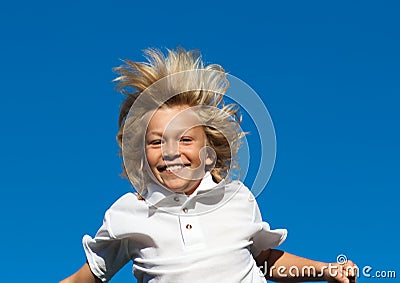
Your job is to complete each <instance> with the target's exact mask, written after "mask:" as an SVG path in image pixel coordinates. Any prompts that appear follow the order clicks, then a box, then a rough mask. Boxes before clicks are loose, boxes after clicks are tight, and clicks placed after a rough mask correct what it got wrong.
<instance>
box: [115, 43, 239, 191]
mask: <svg viewBox="0 0 400 283" xmlns="http://www.w3.org/2000/svg"><path fill="white" fill-rule="evenodd" d="M144 53H145V58H146V59H147V62H133V61H131V60H124V63H125V64H124V65H122V66H119V67H116V68H115V69H114V71H115V72H116V73H117V74H118V75H119V76H118V77H117V78H116V79H115V81H116V82H117V85H116V88H117V90H119V91H120V92H121V93H122V94H123V95H125V97H126V98H125V100H124V101H123V102H122V104H121V106H120V115H119V123H118V124H119V131H118V134H117V141H118V144H119V146H120V149H121V154H122V156H123V159H124V164H123V173H122V175H123V176H125V177H129V180H130V181H131V182H132V184H133V185H134V186H135V187H136V189H137V190H138V191H139V193H141V191H142V190H143V188H144V186H145V183H146V182H147V181H148V176H146V174H145V173H144V172H145V171H146V170H144V166H145V164H144V160H145V159H144V154H143V153H144V146H145V144H144V136H145V130H146V127H145V124H144V123H145V122H146V121H148V119H149V115H148V113H152V112H154V111H155V110H157V109H159V108H165V107H174V106H182V105H187V106H189V107H193V108H194V109H196V110H195V111H196V112H197V114H198V116H199V118H200V120H201V124H202V126H203V129H204V131H205V134H206V137H207V145H208V146H210V147H211V148H212V149H213V150H214V151H215V153H216V158H215V159H216V160H215V161H214V162H215V164H214V167H213V168H211V169H210V173H211V175H212V177H213V179H214V181H216V182H219V181H221V180H222V179H224V178H227V177H228V173H229V171H230V169H232V168H237V155H238V150H239V147H240V139H241V138H242V137H243V136H244V133H243V132H242V131H241V129H240V122H241V117H240V116H239V114H238V111H239V108H238V106H237V105H235V104H228V105H225V103H224V101H223V96H224V94H225V92H226V90H227V89H228V87H229V82H228V80H227V79H226V73H225V71H224V69H223V68H222V67H221V66H219V65H216V64H210V65H207V66H205V65H204V63H203V61H202V58H201V54H200V53H199V52H198V51H195V50H189V51H187V50H185V49H183V48H178V49H176V50H167V54H165V55H164V53H163V52H162V51H160V50H158V49H146V50H144Z"/></svg>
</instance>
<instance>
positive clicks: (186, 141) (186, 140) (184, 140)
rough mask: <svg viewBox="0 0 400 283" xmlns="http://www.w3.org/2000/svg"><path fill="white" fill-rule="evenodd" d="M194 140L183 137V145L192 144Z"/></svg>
mask: <svg viewBox="0 0 400 283" xmlns="http://www.w3.org/2000/svg"><path fill="white" fill-rule="evenodd" d="M192 141H193V139H192V138H191V137H181V140H180V142H181V143H191V142H192Z"/></svg>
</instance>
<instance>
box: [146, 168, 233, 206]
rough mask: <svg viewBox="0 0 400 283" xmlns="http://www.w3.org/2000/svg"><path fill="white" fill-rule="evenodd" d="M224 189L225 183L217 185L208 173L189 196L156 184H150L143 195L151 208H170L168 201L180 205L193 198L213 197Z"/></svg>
mask: <svg viewBox="0 0 400 283" xmlns="http://www.w3.org/2000/svg"><path fill="white" fill-rule="evenodd" d="M222 189H225V181H224V180H222V181H221V182H219V183H218V184H217V183H215V182H214V180H213V179H212V175H211V174H210V172H208V171H207V172H206V174H205V175H204V177H203V179H202V180H201V182H200V184H199V186H198V187H197V189H196V190H195V191H194V192H193V193H192V194H191V195H189V196H188V195H185V194H184V193H174V192H172V191H170V190H168V189H166V188H164V187H163V186H160V185H158V184H155V183H149V184H148V185H147V189H146V192H145V193H144V194H143V195H144V198H145V200H146V201H147V202H148V204H149V205H150V206H170V205H171V202H170V201H168V200H174V203H177V204H179V203H182V202H185V201H187V200H189V199H192V198H196V199H197V198H200V197H201V198H203V197H211V196H212V195H214V193H213V192H216V193H217V192H219V191H220V190H222ZM177 200H178V201H177Z"/></svg>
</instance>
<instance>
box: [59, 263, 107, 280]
mask: <svg viewBox="0 0 400 283" xmlns="http://www.w3.org/2000/svg"><path fill="white" fill-rule="evenodd" d="M59 283H101V280H100V279H99V278H97V277H96V276H95V275H94V274H93V273H92V271H91V270H90V267H89V264H88V263H87V262H86V263H85V264H84V265H83V266H82V267H81V268H80V269H79V270H78V271H77V272H75V273H74V274H73V275H71V276H69V277H67V278H65V279H64V280H62V281H60V282H59Z"/></svg>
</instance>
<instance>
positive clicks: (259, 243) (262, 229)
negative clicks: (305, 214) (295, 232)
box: [251, 200, 287, 257]
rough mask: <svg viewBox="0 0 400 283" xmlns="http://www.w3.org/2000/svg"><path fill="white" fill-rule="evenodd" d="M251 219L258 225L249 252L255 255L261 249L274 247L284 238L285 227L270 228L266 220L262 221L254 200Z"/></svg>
mask: <svg viewBox="0 0 400 283" xmlns="http://www.w3.org/2000/svg"><path fill="white" fill-rule="evenodd" d="M253 221H254V222H253V223H254V224H255V225H257V226H258V231H257V232H256V233H255V234H254V236H253V245H252V247H251V253H252V254H253V255H254V256H255V257H256V256H258V255H259V254H260V253H261V252H262V251H264V250H267V249H270V248H275V247H277V246H279V245H280V244H282V243H283V242H284V241H285V240H286V237H287V230H286V229H274V230H272V229H271V228H270V226H269V224H268V223H267V222H265V221H262V217H261V212H260V209H259V207H258V205H257V202H256V201H255V200H254V211H253Z"/></svg>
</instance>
